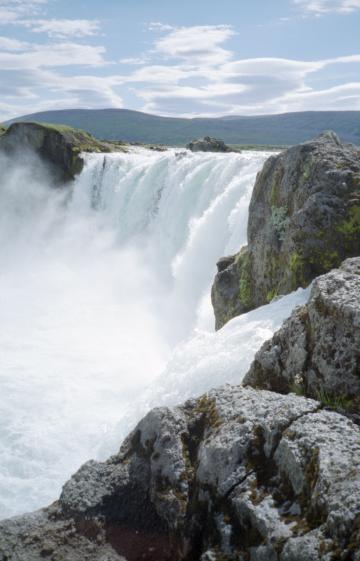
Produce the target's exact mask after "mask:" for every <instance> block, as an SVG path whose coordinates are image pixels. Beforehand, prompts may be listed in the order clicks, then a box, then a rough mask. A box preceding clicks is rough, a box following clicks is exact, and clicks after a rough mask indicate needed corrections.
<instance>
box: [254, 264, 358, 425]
mask: <svg viewBox="0 0 360 561" xmlns="http://www.w3.org/2000/svg"><path fill="white" fill-rule="evenodd" d="M244 385H250V386H252V387H256V388H262V389H268V390H272V391H276V392H280V393H288V392H291V391H295V392H297V393H301V394H304V395H306V396H310V397H315V398H317V399H320V400H321V401H323V402H324V403H326V404H328V405H329V406H333V407H336V408H338V409H345V410H349V411H353V413H354V414H356V413H358V414H360V257H358V258H352V259H347V260H346V261H345V262H344V263H343V264H342V265H341V267H340V268H339V269H334V270H332V271H331V272H329V273H327V274H325V275H323V276H320V277H318V278H317V279H316V280H315V281H314V283H313V286H312V289H311V294H310V298H309V300H308V302H307V304H305V305H304V306H301V307H298V308H296V309H295V310H294V312H293V313H292V315H291V316H290V318H289V319H287V320H286V321H285V322H284V324H283V326H282V327H281V329H280V330H279V331H278V332H277V333H275V335H274V336H273V337H272V339H270V340H269V341H267V342H265V343H264V344H263V346H262V347H261V349H260V350H259V351H258V352H257V354H256V355H255V359H254V361H253V363H252V365H251V367H250V370H249V372H248V373H247V375H246V376H245V378H244ZM358 418H359V419H360V415H358Z"/></svg>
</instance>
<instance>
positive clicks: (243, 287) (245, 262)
mask: <svg viewBox="0 0 360 561" xmlns="http://www.w3.org/2000/svg"><path fill="white" fill-rule="evenodd" d="M238 266H239V268H240V283H239V298H240V301H241V303H242V304H243V306H245V307H246V308H250V307H251V306H252V295H251V284H252V279H251V260H250V255H249V252H248V251H247V249H245V250H242V251H240V253H239V257H238Z"/></svg>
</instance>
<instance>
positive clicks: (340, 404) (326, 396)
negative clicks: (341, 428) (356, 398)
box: [316, 390, 353, 410]
mask: <svg viewBox="0 0 360 561" xmlns="http://www.w3.org/2000/svg"><path fill="white" fill-rule="evenodd" d="M316 399H317V400H318V401H320V403H322V404H323V405H325V406H326V407H330V409H336V410H337V409H344V410H349V409H352V407H353V400H351V399H350V398H349V397H347V396H345V395H334V394H330V393H329V392H326V391H325V390H319V391H318V392H317V394H316Z"/></svg>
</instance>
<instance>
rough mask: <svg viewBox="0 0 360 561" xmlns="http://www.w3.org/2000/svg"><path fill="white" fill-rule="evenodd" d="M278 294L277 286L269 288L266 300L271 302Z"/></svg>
mask: <svg viewBox="0 0 360 561" xmlns="http://www.w3.org/2000/svg"><path fill="white" fill-rule="evenodd" d="M277 295H278V291H277V289H276V288H273V289H272V290H269V291H268V292H267V293H266V301H267V302H271V301H272V300H273V299H274V298H276V296H277Z"/></svg>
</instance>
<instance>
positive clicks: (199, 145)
mask: <svg viewBox="0 0 360 561" xmlns="http://www.w3.org/2000/svg"><path fill="white" fill-rule="evenodd" d="M186 148H187V149H188V150H191V151H192V152H233V150H232V149H231V148H230V146H227V144H225V142H224V141H223V140H219V139H218V138H211V137H210V136H204V138H200V139H199V140H193V141H192V142H189V144H187V145H186Z"/></svg>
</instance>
